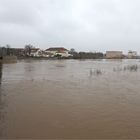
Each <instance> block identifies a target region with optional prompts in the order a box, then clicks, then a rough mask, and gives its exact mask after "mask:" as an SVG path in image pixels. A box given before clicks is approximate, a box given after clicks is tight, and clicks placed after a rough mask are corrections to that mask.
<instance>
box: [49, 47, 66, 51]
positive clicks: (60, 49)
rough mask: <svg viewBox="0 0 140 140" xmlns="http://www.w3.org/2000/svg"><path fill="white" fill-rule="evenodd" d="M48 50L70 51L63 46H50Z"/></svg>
mask: <svg viewBox="0 0 140 140" xmlns="http://www.w3.org/2000/svg"><path fill="white" fill-rule="evenodd" d="M46 51H68V50H67V49H65V48H63V47H55V48H49V49H47V50H46Z"/></svg>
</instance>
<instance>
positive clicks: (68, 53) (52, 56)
mask: <svg viewBox="0 0 140 140" xmlns="http://www.w3.org/2000/svg"><path fill="white" fill-rule="evenodd" d="M21 59H32V60H65V59H74V60H86V59H99V60H102V59H114V60H115V59H140V56H139V55H137V52H135V51H129V52H128V54H127V55H124V54H123V52H122V51H107V52H106V53H102V52H76V51H75V49H73V48H72V49H70V50H67V49H66V48H63V47H54V48H49V49H46V50H41V49H40V48H36V47H34V46H32V45H30V44H29V45H25V47H24V48H11V47H10V45H6V46H4V47H0V62H3V63H12V62H17V60H21Z"/></svg>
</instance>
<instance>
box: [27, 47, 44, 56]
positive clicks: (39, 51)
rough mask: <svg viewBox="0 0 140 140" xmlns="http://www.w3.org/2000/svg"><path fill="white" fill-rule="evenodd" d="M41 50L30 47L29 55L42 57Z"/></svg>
mask: <svg viewBox="0 0 140 140" xmlns="http://www.w3.org/2000/svg"><path fill="white" fill-rule="evenodd" d="M42 52H43V51H42V50H40V49H39V48H33V49H31V53H30V56H32V57H42Z"/></svg>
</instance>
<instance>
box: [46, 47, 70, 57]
mask: <svg viewBox="0 0 140 140" xmlns="http://www.w3.org/2000/svg"><path fill="white" fill-rule="evenodd" d="M45 52H46V54H47V55H48V56H49V57H55V56H60V57H65V58H67V57H69V56H71V55H70V54H69V51H68V50H67V49H65V48H63V47H57V48H49V49H47V50H46V51H45Z"/></svg>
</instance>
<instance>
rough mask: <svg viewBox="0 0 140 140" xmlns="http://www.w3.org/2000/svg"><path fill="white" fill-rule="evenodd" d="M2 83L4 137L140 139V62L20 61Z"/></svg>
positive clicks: (5, 71)
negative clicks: (130, 67) (133, 67)
mask: <svg viewBox="0 0 140 140" xmlns="http://www.w3.org/2000/svg"><path fill="white" fill-rule="evenodd" d="M128 65H129V66H133V65H137V69H134V70H133V69H132V70H130V69H126V68H125V67H128ZM0 81H1V82H0V83H1V84H0V138H1V139H8V138H12V139H16V138H22V139H26V138H28V139H43V138H44V139H56V138H57V139H125V138H128V139H136V138H140V62H139V60H122V61H121V60H118V61H117V60H112V61H111V60H99V61H98V60H96V61H93V60H85V61H79V60H59V61H57V60H55V61H45V60H44V61H43V60H41V61H37V60H28V61H27V60H26V61H25V60H22V61H18V63H15V64H3V65H2V64H0Z"/></svg>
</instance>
